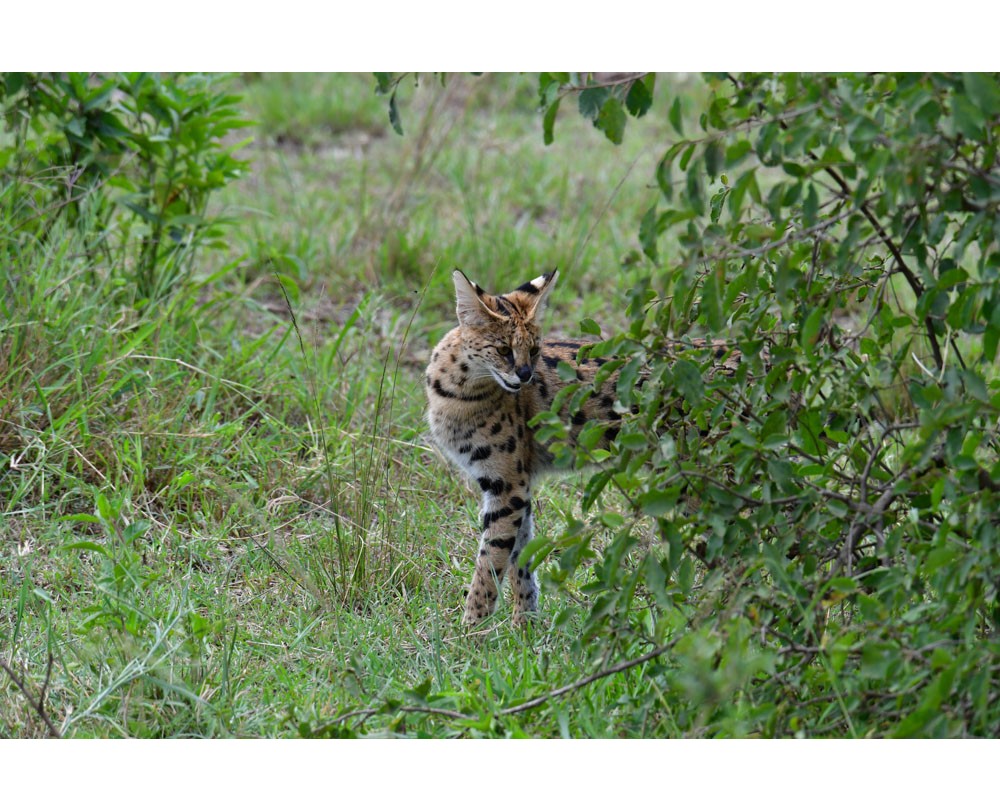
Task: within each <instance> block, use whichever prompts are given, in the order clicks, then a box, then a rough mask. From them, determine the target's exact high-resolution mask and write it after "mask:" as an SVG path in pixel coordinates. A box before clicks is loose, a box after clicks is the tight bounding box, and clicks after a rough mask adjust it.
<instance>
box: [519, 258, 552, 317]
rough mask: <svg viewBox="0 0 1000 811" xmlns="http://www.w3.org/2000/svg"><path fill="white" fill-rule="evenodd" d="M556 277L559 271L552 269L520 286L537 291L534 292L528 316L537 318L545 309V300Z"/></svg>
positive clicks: (523, 288)
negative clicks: (533, 299)
mask: <svg viewBox="0 0 1000 811" xmlns="http://www.w3.org/2000/svg"><path fill="white" fill-rule="evenodd" d="M558 278H559V271H558V270H553V271H552V272H551V273H543V274H542V275H541V276H539V277H538V278H537V279H532V280H531V281H530V282H528V283H527V284H526V285H524V286H522V288H521V289H522V290H525V289H529V288H533V289H534V290H536V291H537V292H536V293H535V301H534V303H533V304H532V305H531V310H530V311H529V312H528V317H529V318H538V317H540V316H541V314H542V312H543V311H544V309H545V300H546V299H547V298H548V297H549V293H551V292H552V288H553V287H555V286H556V279H558Z"/></svg>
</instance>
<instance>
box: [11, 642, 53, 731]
mask: <svg viewBox="0 0 1000 811" xmlns="http://www.w3.org/2000/svg"><path fill="white" fill-rule="evenodd" d="M0 668H3V670H4V672H5V673H6V674H7V675H8V676H9V677H10V680H11V681H12V682H14V685H15V686H16V687H17V689H18V690H20V691H21V693H22V694H23V695H24V697H25V698H26V699H28V704H30V705H31V708H32V709H33V710H35V711H36V712H37V713H38V717H39V718H41V719H42V722H43V723H44V724H45V726H46V727H48V730H49V734H50V735H51V736H52V737H53V738H61V737H62V735H60V734H59V730H58V729H57V728H56V725H55V724H53V723H52V719H51V718H49V714H48V713H47V712H46V711H45V693H46V691H47V690H48V686H49V678H50V677H51V676H52V653H51V652H50V653H49V660H48V665H47V666H46V668H45V684H43V685H42V690H41V692H40V693H39V694H38V699H37V700H36V699H34V698H32V697H31V692H30V691H29V690H28V687H27V685H26V684H25V683H24V682H23V681H22V680H21V679H20V678H18V676H17V674H16V673H15V672H14V671H13V669H12V668H11V667H10V665H8V664H7V663H6V662H2V661H0Z"/></svg>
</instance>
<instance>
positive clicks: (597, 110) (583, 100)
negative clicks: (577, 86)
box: [577, 87, 611, 123]
mask: <svg viewBox="0 0 1000 811" xmlns="http://www.w3.org/2000/svg"><path fill="white" fill-rule="evenodd" d="M610 95H611V91H610V90H608V88H606V87H588V88H586V89H585V90H583V91H581V92H580V96H579V98H578V99H577V103H578V105H579V108H580V115H582V116H583V117H584V118H586V119H588V120H589V121H593V122H595V123H596V122H597V118H598V116H599V115H600V114H601V111H602V110H603V109H604V103H605V102H606V101H607V100H608V96H610Z"/></svg>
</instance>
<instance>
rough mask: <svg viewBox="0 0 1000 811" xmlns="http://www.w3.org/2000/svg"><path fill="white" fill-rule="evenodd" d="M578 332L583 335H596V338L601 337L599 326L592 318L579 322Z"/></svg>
mask: <svg viewBox="0 0 1000 811" xmlns="http://www.w3.org/2000/svg"><path fill="white" fill-rule="evenodd" d="M580 330H581V331H582V332H583V333H584V334H585V335H596V336H597V337H598V338H600V337H601V326H600V324H598V323H597V322H596V321H595V320H594V319H593V318H584V319H583V320H582V321H581V322H580Z"/></svg>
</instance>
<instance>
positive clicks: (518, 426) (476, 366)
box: [426, 270, 620, 624]
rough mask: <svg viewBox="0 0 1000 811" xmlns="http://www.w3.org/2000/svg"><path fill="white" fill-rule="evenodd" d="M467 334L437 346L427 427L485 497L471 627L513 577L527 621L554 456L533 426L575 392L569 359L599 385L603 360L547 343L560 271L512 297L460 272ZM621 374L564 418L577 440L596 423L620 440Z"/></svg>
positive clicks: (516, 613)
mask: <svg viewBox="0 0 1000 811" xmlns="http://www.w3.org/2000/svg"><path fill="white" fill-rule="evenodd" d="M453 277H454V282H455V293H456V298H457V313H458V322H459V323H458V326H457V327H456V328H455V329H453V330H452V331H451V332H449V333H448V334H447V335H445V337H444V338H443V339H442V340H441V342H440V343H439V344H438V345H437V347H435V349H434V351H433V352H432V354H431V361H430V365H429V366H428V367H427V378H426V385H427V399H428V402H429V406H430V408H429V413H428V419H429V422H430V429H431V435H432V437H433V439H434V442H435V443H436V445H437V446H438V447H439V448H440V449H441V451H442V452H443V453H444V455H445V456H446V457H448V458H449V459H450V460H451V461H452V462H453V463H454V464H455V465H456V466H457V467H459V468H460V469H461V470H462V471H463V472H464V473H466V474H467V475H468V476H469V477H470V478H471V479H472V481H474V482H475V483H476V485H477V486H478V487H479V489H480V491H481V492H482V507H481V510H480V520H481V529H482V534H481V536H480V541H479V553H478V555H477V558H476V565H475V570H474V573H473V577H472V583H471V585H470V586H469V592H468V598H467V601H466V604H465V614H464V617H463V621H464V622H465V623H467V624H471V623H475V622H478V621H479V620H482V619H484V618H485V617H488V616H489V615H490V614H492V613H493V611H494V610H495V608H496V603H497V597H498V594H499V590H500V587H501V585H502V584H503V581H504V577H505V575H506V574H507V573H508V571H509V572H510V580H511V591H512V602H513V618H514V622H515V623H522V622H524V621H525V620H527V619H528V618H529V617H530V616H531V614H533V613H534V612H535V611H536V610H537V607H538V582H537V579H536V577H535V574H534V573H533V572H532V571H531V570H530V569H529V568H528V565H527V563H526V562H524V561H519V555H520V552H521V550H523V549H524V547H525V546H526V545H527V544H528V542H529V541H530V540H531V537H532V534H533V532H534V519H533V516H532V511H531V496H532V492H533V489H534V486H535V483H536V482H537V480H538V477H539V476H540V475H542V474H543V473H545V472H547V471H549V470H551V468H552V454H551V453H549V451H548V450H547V449H546V447H545V445H544V444H543V443H541V442H539V441H538V440H537V439H536V438H535V435H534V432H533V431H532V429H531V428H530V427H529V423H530V421H531V419H532V417H534V416H535V415H536V414H538V413H539V412H541V411H548V410H551V407H552V402H553V398H555V396H556V394H557V393H558V392H559V391H560V389H562V388H563V387H564V386H566V385H567V384H566V382H565V381H563V380H562V378H560V376H559V374H558V373H557V371H556V369H557V367H558V366H559V363H560V361H564V362H566V363H567V364H569V365H570V366H571V367H573V368H574V369H575V370H576V377H577V380H579V381H583V382H591V381H593V378H594V375H595V373H596V372H597V370H598V368H600V366H601V364H602V361H601V360H599V359H590V360H585V361H583V362H578V361H577V354H578V352H579V350H580V348H581V347H582V346H584V345H585V343H586V342H585V341H574V340H562V339H558V340H555V339H554V340H543V339H542V337H541V334H540V332H539V327H538V322H539V319H540V317H541V314H542V311H543V309H544V307H545V302H546V300H547V299H548V296H549V294H550V293H551V292H552V288H553V286H554V285H555V283H556V279H557V277H558V273H557V272H556V271H553V272H552V273H546V274H544V275H542V276H539V277H538V278H536V279H533V280H531V281H530V282H526V283H525V284H522V285H521V286H520V287H518V288H517V289H516V290H514V291H512V292H510V293H507V294H505V295H490V294H489V293H486V292H485V291H484V290H483V289H482V288H481V287H479V285H477V284H475V283H473V282H471V281H469V279H468V278H466V276H465V274H463V273H462V272H461V271H459V270H456V271H455V272H454V274H453ZM616 382H617V376H616V375H612V376H610V377H609V379H608V380H607V381H605V382H604V383H603V385H602V388H601V389H600V390H599V391H597V392H596V393H595V395H594V396H591V397H590V398H589V399H587V400H586V402H585V403H584V404H583V406H582V407H581V410H580V411H578V412H576V413H572V414H570V413H568V411H566V409H565V408H564V411H563V413H562V417H563V421H564V423H565V424H566V425H567V426H568V427H569V430H570V437H571V439H575V438H576V437H577V435H578V434H579V432H580V431H581V430H582V428H583V426H584V425H585V424H586V423H587V422H589V421H591V420H605V421H607V422H608V423H609V427H608V429H607V430H606V431H605V434H604V438H603V440H602V443H603V444H602V445H600V446H599V447H606V446H607V443H608V442H609V441H610V440H611V439H612V438H613V437H614V436H615V434H616V433H617V425H616V424H617V423H618V421H619V420H620V416H619V414H617V413H616V412H615V410H614V403H615V386H616Z"/></svg>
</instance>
